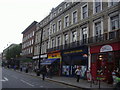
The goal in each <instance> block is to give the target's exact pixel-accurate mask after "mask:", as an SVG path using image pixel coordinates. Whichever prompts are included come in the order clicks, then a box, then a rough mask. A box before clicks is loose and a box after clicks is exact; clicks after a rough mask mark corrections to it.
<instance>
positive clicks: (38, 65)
mask: <svg viewBox="0 0 120 90" xmlns="http://www.w3.org/2000/svg"><path fill="white" fill-rule="evenodd" d="M42 36H43V28H41V36H40V44H39V46H40V48H39V64H38V68H39V70H40V63H41V48H42Z"/></svg>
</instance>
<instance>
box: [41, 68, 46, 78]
mask: <svg viewBox="0 0 120 90" xmlns="http://www.w3.org/2000/svg"><path fill="white" fill-rule="evenodd" d="M40 72H41V74H42V80H45V75H46V73H47V70H46V67H43V68H42V69H41V70H40Z"/></svg>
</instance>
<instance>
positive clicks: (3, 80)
mask: <svg viewBox="0 0 120 90" xmlns="http://www.w3.org/2000/svg"><path fill="white" fill-rule="evenodd" d="M0 81H2V82H5V81H8V79H7V78H6V77H4V79H2V80H0Z"/></svg>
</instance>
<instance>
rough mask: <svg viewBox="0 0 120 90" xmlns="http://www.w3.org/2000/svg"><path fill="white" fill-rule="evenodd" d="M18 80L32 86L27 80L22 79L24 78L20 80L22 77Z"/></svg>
mask: <svg viewBox="0 0 120 90" xmlns="http://www.w3.org/2000/svg"><path fill="white" fill-rule="evenodd" d="M20 81H22V82H23V83H26V84H28V85H30V86H32V87H34V85H32V84H30V83H28V82H26V81H24V80H22V79H21V80H20Z"/></svg>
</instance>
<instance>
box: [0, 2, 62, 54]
mask: <svg viewBox="0 0 120 90" xmlns="http://www.w3.org/2000/svg"><path fill="white" fill-rule="evenodd" d="M62 1H64V0H0V52H2V51H3V49H5V48H6V47H7V44H8V45H10V44H12V43H16V44H19V43H21V42H22V34H21V32H22V31H24V30H25V29H26V28H27V27H28V26H29V25H30V24H31V23H32V22H33V21H37V22H40V21H41V20H42V19H43V18H45V17H46V16H47V15H48V14H49V12H50V11H51V9H52V8H53V7H56V6H57V5H59V4H60V3H61V2H62Z"/></svg>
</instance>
